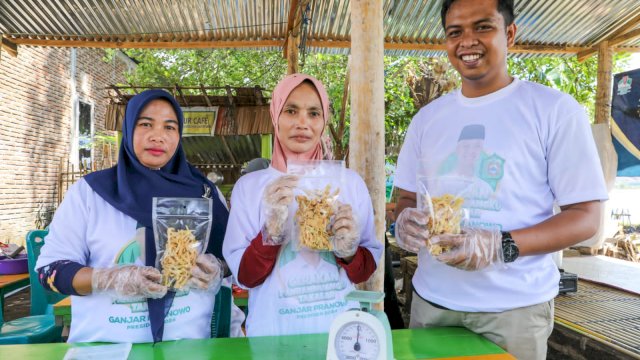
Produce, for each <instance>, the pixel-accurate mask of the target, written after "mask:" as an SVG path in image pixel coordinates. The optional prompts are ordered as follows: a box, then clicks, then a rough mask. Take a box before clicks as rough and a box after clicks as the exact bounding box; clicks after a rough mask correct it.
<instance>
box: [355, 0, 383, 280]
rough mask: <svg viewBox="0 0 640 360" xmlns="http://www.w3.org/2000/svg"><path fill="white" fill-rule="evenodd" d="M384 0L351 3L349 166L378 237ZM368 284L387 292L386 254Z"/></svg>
mask: <svg viewBox="0 0 640 360" xmlns="http://www.w3.org/2000/svg"><path fill="white" fill-rule="evenodd" d="M382 2H383V0H352V1H351V62H352V64H355V66H353V67H352V68H351V136H350V139H349V149H350V151H349V164H350V167H351V168H352V169H354V170H355V171H357V172H358V173H359V174H360V176H362V178H363V179H364V181H365V183H366V184H367V187H368V188H369V193H370V194H371V201H372V202H373V212H374V214H375V225H376V237H377V239H378V240H379V241H380V242H382V243H383V247H384V231H385V228H384V227H385V221H384V216H385V211H384V203H385V173H384V34H383V27H382V13H383V11H382ZM378 264H380V266H378V269H377V270H376V272H375V273H374V275H373V276H372V277H371V278H370V279H369V281H367V283H366V284H365V285H364V288H365V289H366V290H375V291H383V290H384V281H383V279H384V277H383V275H384V254H383V256H382V258H381V259H380V261H379V262H378Z"/></svg>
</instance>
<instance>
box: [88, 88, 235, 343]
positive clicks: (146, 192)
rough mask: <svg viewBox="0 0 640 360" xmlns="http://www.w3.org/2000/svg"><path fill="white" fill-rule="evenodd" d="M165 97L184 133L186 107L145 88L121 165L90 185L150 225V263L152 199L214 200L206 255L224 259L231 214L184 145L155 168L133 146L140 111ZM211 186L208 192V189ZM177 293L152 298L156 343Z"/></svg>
mask: <svg viewBox="0 0 640 360" xmlns="http://www.w3.org/2000/svg"><path fill="white" fill-rule="evenodd" d="M156 99H163V100H166V101H168V102H169V103H170V104H171V106H173V109H174V111H175V112H176V115H177V117H178V119H177V120H178V123H179V132H180V137H182V129H183V124H184V117H183V115H182V109H181V108H180V105H179V104H178V102H177V101H176V100H175V98H174V97H173V96H171V94H169V93H168V92H166V91H164V90H146V91H143V92H141V93H140V94H138V95H136V96H134V97H132V98H131V99H130V100H129V102H128V103H127V109H126V112H125V117H124V122H123V124H122V143H121V145H120V153H119V156H118V164H117V165H116V166H114V167H112V168H110V169H106V170H102V171H97V172H94V173H91V174H89V175H87V176H85V180H86V181H87V183H88V184H89V186H91V188H92V189H93V190H94V191H95V192H96V193H97V194H98V195H100V197H102V198H103V199H104V200H105V201H106V202H108V203H109V204H110V205H111V206H113V207H115V208H116V209H118V210H120V211H122V212H123V213H125V214H126V215H128V216H130V217H132V218H134V219H135V220H137V221H138V223H140V224H142V225H143V226H144V227H145V264H146V265H148V266H155V261H156V246H155V241H154V238H153V220H152V219H153V214H152V201H153V198H154V197H202V196H203V195H209V196H210V197H211V198H212V199H213V210H212V213H213V216H212V227H211V235H210V237H209V244H208V246H207V250H206V252H207V253H211V254H214V255H215V256H216V257H218V258H220V259H222V240H223V239H224V233H225V230H226V228H227V220H228V218H229V212H228V211H227V209H226V207H225V206H224V204H223V203H222V202H221V201H220V199H219V198H218V194H217V190H216V187H215V185H214V184H213V183H212V182H211V181H209V180H208V179H207V178H206V177H205V176H204V175H202V173H200V171H198V170H197V169H196V168H194V167H193V166H191V164H189V163H188V162H187V158H186V156H185V153H184V150H183V149H182V143H179V144H178V147H177V149H176V152H175V154H174V155H173V157H172V158H171V160H169V162H168V163H167V164H166V165H165V166H163V167H162V168H161V169H159V170H151V169H149V168H147V167H145V166H144V165H142V164H141V163H140V161H138V158H137V157H136V154H135V151H134V148H133V132H134V131H135V128H136V123H137V121H138V117H139V116H140V113H141V112H142V110H143V109H144V107H145V106H146V105H147V104H149V102H151V101H153V100H156ZM207 188H208V189H209V192H207V191H206V190H207ZM174 295H175V293H173V292H169V293H167V295H166V296H165V297H163V298H162V299H147V302H148V305H149V318H150V321H151V331H152V333H153V341H154V342H158V341H162V335H163V332H164V318H165V316H166V314H167V313H168V311H169V308H170V307H171V303H172V302H173V296H174Z"/></svg>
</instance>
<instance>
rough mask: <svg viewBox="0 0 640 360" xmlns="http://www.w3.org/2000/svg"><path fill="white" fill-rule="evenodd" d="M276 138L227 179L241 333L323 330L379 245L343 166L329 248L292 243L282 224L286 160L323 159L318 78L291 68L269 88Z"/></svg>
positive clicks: (289, 193)
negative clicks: (243, 305)
mask: <svg viewBox="0 0 640 360" xmlns="http://www.w3.org/2000/svg"><path fill="white" fill-rule="evenodd" d="M270 112H271V119H272V122H273V127H274V130H275V131H274V132H275V138H274V144H273V155H272V160H271V166H270V167H269V168H267V169H264V170H259V171H254V172H252V173H249V174H246V175H244V176H242V177H241V178H240V180H238V182H237V183H236V185H235V186H234V189H233V193H232V197H231V213H230V215H229V222H228V225H227V232H226V235H225V240H224V243H223V255H224V257H225V259H226V261H227V263H228V264H229V267H230V268H231V271H232V272H233V274H234V276H235V278H236V280H237V282H238V284H239V285H240V286H242V287H245V288H248V289H249V315H248V317H247V321H246V330H247V336H266V335H284V334H305V333H321V332H327V331H328V330H329V326H330V324H331V321H332V320H333V319H334V318H335V316H336V315H338V314H339V313H341V312H342V311H345V310H347V309H349V308H350V307H352V306H357V304H351V303H349V302H347V301H346V300H345V295H346V294H347V293H348V292H349V291H351V290H353V289H354V285H353V284H354V283H360V282H363V281H366V280H367V279H368V278H369V276H371V274H372V273H373V272H374V271H375V269H376V267H377V261H378V259H379V258H380V254H381V252H382V246H381V243H380V242H379V241H378V240H376V239H375V231H374V224H373V209H372V207H371V199H370V197H369V193H368V190H367V188H366V186H365V184H364V182H363V181H362V179H361V178H360V177H359V176H358V175H357V174H356V173H355V172H353V171H351V170H348V169H347V170H346V171H345V172H346V175H345V177H346V180H345V182H344V185H342V187H341V189H340V191H341V192H340V194H341V198H340V200H341V201H342V203H340V204H339V205H338V207H337V209H336V212H335V215H334V216H333V219H332V221H331V224H332V229H331V230H332V232H333V234H334V237H335V240H334V248H333V249H332V251H331V252H310V251H309V250H296V249H294V247H293V246H292V242H291V241H290V240H291V239H289V233H288V232H287V231H285V224H286V223H287V220H288V217H289V216H290V215H289V205H290V204H291V203H292V202H293V200H294V196H293V192H294V189H295V187H296V186H297V183H298V178H297V177H296V176H292V175H287V162H288V161H290V160H322V159H323V151H322V145H321V137H322V134H323V132H324V129H325V127H326V123H327V121H328V119H329V99H328V96H327V92H326V90H325V89H324V86H323V85H322V83H321V82H320V81H318V80H317V79H315V78H313V77H311V76H308V75H304V74H293V75H289V76H287V77H285V78H284V79H283V80H282V81H280V83H278V85H277V86H276V88H275V89H274V90H273V94H272V99H271V108H270Z"/></svg>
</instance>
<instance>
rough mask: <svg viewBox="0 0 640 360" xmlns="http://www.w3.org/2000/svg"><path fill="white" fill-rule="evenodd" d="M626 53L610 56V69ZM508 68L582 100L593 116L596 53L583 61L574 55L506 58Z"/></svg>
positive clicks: (622, 60)
mask: <svg viewBox="0 0 640 360" xmlns="http://www.w3.org/2000/svg"><path fill="white" fill-rule="evenodd" d="M629 59H630V55H629V54H628V53H618V54H616V55H615V56H614V64H615V66H614V72H617V71H620V69H621V68H623V67H624V65H625V64H626V63H627V62H628V61H629ZM508 62H509V72H510V73H511V74H512V75H515V76H517V77H518V78H520V79H522V80H528V81H532V82H535V83H538V84H542V85H547V86H549V87H552V88H554V89H558V90H560V91H562V92H565V93H567V94H569V95H571V96H573V97H574V98H575V99H576V100H577V101H578V102H579V103H580V104H582V105H583V106H584V107H585V109H586V110H587V113H588V114H589V118H590V119H591V121H592V122H593V121H594V117H595V102H596V88H597V77H598V57H597V56H592V57H590V58H589V59H587V60H586V61H584V62H578V61H577V60H576V57H575V56H572V57H569V58H566V57H541V58H529V59H520V58H509V60H508Z"/></svg>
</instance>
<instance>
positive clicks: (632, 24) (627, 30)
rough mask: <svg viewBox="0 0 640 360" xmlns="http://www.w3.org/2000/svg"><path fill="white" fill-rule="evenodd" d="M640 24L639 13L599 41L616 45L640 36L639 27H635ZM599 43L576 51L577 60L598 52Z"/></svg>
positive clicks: (585, 58)
mask: <svg viewBox="0 0 640 360" xmlns="http://www.w3.org/2000/svg"><path fill="white" fill-rule="evenodd" d="M638 26H640V15H638V16H636V17H635V18H633V19H632V20H631V21H629V22H628V23H627V24H625V25H624V26H622V27H621V28H619V29H618V30H616V31H615V32H614V33H613V34H611V35H609V36H607V38H606V39H604V40H602V41H601V42H604V41H607V42H608V44H609V46H617V45H620V44H623V43H625V42H627V41H631V40H633V39H636V38H638V37H640V29H635V28H636V27H638ZM634 29H635V30H634ZM599 48H600V43H598V44H596V45H594V46H592V47H591V48H589V49H587V50H584V51H581V52H579V53H578V55H577V58H578V61H580V62H582V61H585V60H587V59H588V58H590V57H591V56H592V55H594V54H596V53H597V52H598V49H599Z"/></svg>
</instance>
